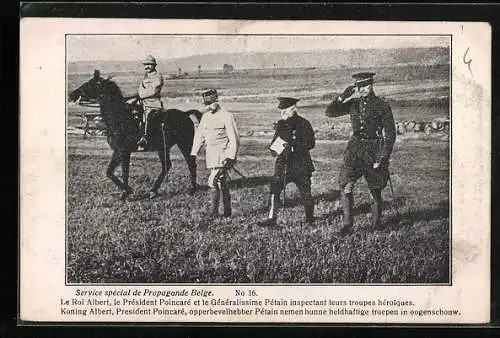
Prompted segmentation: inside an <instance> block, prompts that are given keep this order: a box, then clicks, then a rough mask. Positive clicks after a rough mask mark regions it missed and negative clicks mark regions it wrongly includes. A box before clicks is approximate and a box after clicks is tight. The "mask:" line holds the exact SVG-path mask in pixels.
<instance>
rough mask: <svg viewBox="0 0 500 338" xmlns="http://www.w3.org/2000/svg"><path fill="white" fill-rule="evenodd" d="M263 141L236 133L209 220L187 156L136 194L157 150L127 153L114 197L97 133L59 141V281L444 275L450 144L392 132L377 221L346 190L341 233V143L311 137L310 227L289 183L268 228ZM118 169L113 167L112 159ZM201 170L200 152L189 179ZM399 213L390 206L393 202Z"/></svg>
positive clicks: (397, 279)
mask: <svg viewBox="0 0 500 338" xmlns="http://www.w3.org/2000/svg"><path fill="white" fill-rule="evenodd" d="M266 146H267V143H266V142H259V141H258V140H250V139H242V146H241V151H242V153H241V155H240V161H239V162H238V163H237V169H239V170H240V171H241V172H242V173H243V174H244V175H246V176H247V177H246V178H241V177H240V176H239V175H238V174H236V173H235V172H232V173H231V177H232V183H231V184H232V188H231V195H232V205H233V217H232V218H229V219H223V218H221V219H218V220H216V221H215V222H214V223H212V224H211V225H210V226H209V227H208V229H204V230H203V229H199V228H198V226H197V224H198V221H199V219H200V217H201V215H202V214H203V212H204V211H205V210H206V209H207V208H208V203H209V197H208V190H207V189H206V188H203V187H202V189H201V190H200V191H199V192H198V193H197V194H195V195H194V196H190V195H188V187H189V177H188V172H187V165H186V163H185V162H184V160H183V159H182V157H181V156H180V152H179V151H178V150H177V149H174V150H173V151H172V161H173V166H172V169H171V171H170V173H169V177H168V182H166V183H164V184H163V186H162V189H161V190H160V192H161V194H160V196H159V197H158V198H156V199H152V200H150V199H148V198H146V195H145V192H146V191H147V189H148V188H150V187H151V185H152V182H153V180H154V178H155V177H156V175H157V174H158V173H159V170H160V164H159V161H158V159H157V158H156V154H154V153H147V154H134V155H133V157H132V162H131V169H130V184H131V186H132V187H133V188H134V190H135V193H134V195H133V196H132V198H131V200H130V201H127V202H120V201H118V190H117V188H116V187H115V186H114V185H113V184H112V183H111V181H109V180H108V179H107V178H106V177H105V170H106V167H107V164H108V161H109V159H110V155H111V152H110V150H109V147H108V146H107V144H106V143H105V140H104V138H100V137H93V138H90V139H87V140H83V139H82V138H81V137H71V138H70V139H69V143H68V172H67V179H68V182H67V183H68V196H67V229H66V230H67V249H68V250H67V254H68V257H67V271H68V275H67V280H68V282H69V283H191V282H199V283H247V282H248V283H405V284H406V283H448V282H449V249H450V248H449V240H450V238H449V233H450V224H449V206H448V204H449V197H448V193H449V191H448V189H449V181H448V177H449V172H448V168H449V163H448V162H449V143H448V141H442V140H430V141H426V140H420V139H414V140H412V139H407V140H400V139H398V142H397V143H396V145H395V148H394V153H393V156H392V165H391V171H392V173H393V174H392V181H393V184H394V190H395V191H394V196H392V195H391V193H390V189H389V186H388V187H387V188H386V189H385V190H384V193H383V196H384V200H385V203H384V206H385V207H384V218H383V222H384V224H385V225H386V229H385V230H382V231H374V230H372V229H370V208H369V204H368V203H369V195H368V190H367V188H366V184H365V182H364V181H363V180H360V181H359V184H358V185H357V188H356V191H355V232H354V233H353V234H352V235H349V236H345V237H343V236H340V234H339V232H338V231H339V229H340V226H341V212H340V209H339V206H338V205H337V203H338V198H339V192H338V187H337V185H336V176H337V174H338V170H339V166H340V160H341V158H342V152H343V150H344V148H345V142H342V141H338V142H318V144H317V147H316V148H315V149H314V150H313V152H312V156H313V160H314V162H315V167H316V172H315V173H314V175H313V185H312V193H313V196H314V198H315V204H316V209H315V215H316V217H317V218H318V219H317V221H316V222H315V224H314V226H312V227H311V226H308V225H307V224H306V223H304V222H303V219H304V213H303V208H302V206H301V204H300V199H299V197H298V191H297V190H296V188H295V186H294V185H293V184H290V185H288V187H287V195H286V205H287V207H286V208H285V209H281V210H280V213H279V225H278V227H276V228H262V227H259V226H258V225H257V222H258V221H259V220H262V219H264V218H265V217H266V214H267V213H266V212H267V196H268V178H269V176H270V175H271V174H272V171H273V158H272V157H271V156H270V155H269V153H268V152H267V151H266ZM118 174H120V172H119V170H118ZM207 176H208V171H207V170H206V169H205V164H204V158H203V157H201V156H200V157H199V159H198V183H199V184H200V185H205V184H206V183H205V182H206V179H207ZM396 207H397V208H398V209H399V214H400V217H399V219H398V218H397V217H396V212H395V208H396Z"/></svg>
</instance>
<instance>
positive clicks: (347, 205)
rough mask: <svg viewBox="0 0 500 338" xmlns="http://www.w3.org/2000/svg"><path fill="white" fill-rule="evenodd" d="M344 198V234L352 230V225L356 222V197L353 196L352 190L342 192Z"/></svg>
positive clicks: (342, 231) (342, 230)
mask: <svg viewBox="0 0 500 338" xmlns="http://www.w3.org/2000/svg"><path fill="white" fill-rule="evenodd" d="M341 198H342V207H343V210H344V218H343V227H342V229H341V230H340V232H341V233H342V234H348V233H351V232H352V226H353V223H354V220H353V215H352V208H353V204H354V198H353V196H352V192H350V193H346V192H344V191H342V192H341Z"/></svg>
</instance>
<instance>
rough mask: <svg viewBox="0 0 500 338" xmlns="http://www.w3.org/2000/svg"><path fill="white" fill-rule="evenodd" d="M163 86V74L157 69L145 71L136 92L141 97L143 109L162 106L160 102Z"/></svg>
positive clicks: (148, 109) (149, 109) (147, 109)
mask: <svg viewBox="0 0 500 338" xmlns="http://www.w3.org/2000/svg"><path fill="white" fill-rule="evenodd" d="M162 87H163V76H162V75H161V74H160V73H158V72H157V71H154V72H151V73H146V75H145V76H144V79H143V80H142V81H141V83H140V84H139V89H138V94H139V97H140V98H141V99H142V103H143V106H144V110H145V111H148V112H149V111H151V110H155V109H161V108H163V104H162V102H161V89H162Z"/></svg>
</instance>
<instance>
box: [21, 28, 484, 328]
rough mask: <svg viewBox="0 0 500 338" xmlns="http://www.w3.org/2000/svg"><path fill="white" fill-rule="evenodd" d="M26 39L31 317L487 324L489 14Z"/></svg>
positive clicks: (25, 269) (103, 31)
mask: <svg viewBox="0 0 500 338" xmlns="http://www.w3.org/2000/svg"><path fill="white" fill-rule="evenodd" d="M41 27H43V29H41ZM20 33H21V39H20V42H21V45H20V55H21V60H20V79H21V83H20V90H21V101H20V102H21V108H20V112H21V113H20V124H21V145H22V146H21V153H20V156H21V161H20V164H21V168H22V170H21V173H20V182H21V183H20V188H21V191H22V194H21V205H22V208H21V210H20V214H21V215H22V217H21V223H20V224H21V225H20V243H19V246H20V258H21V259H20V270H19V274H20V275H19V281H20V282H19V283H20V284H19V288H20V291H19V294H20V296H19V297H20V318H22V320H27V321H31V322H38V321H47V320H48V321H61V322H77V321H81V322H127V323H128V322H148V323H152V322H164V323H187V322H189V323H248V322H253V323H395V324H398V323H435V324H440V323H441V324H442V323H483V322H485V321H486V320H487V319H488V318H489V317H488V314H489V309H490V306H489V297H490V293H489V285H490V284H489V283H490V279H489V271H490V258H489V257H490V251H489V250H490V247H489V243H490V242H489V241H490V224H489V222H490V220H489V215H490V199H489V198H490V190H489V182H490V172H489V169H490V166H489V163H490V162H489V161H490V157H491V153H490V149H491V148H490V146H491V145H490V139H489V135H490V114H491V88H490V86H491V84H490V82H489V80H488V79H489V76H490V75H491V59H490V57H489V55H490V54H491V27H489V26H488V25H487V24H484V23H480V22H470V23H457V22H440V23H437V22H435V23H430V22H389V21H387V22H357V21H320V20H318V21H279V22H278V21H265V20H261V21H258V20H257V21H245V20H228V21H227V20H226V21H224V20H168V19H161V20H140V19H125V20H120V19H116V20H108V19H95V18H86V19H83V18H82V19H76V18H68V19H60V20H53V19H45V18H28V19H27V20H26V19H25V20H24V21H23V23H22V25H21V32H20ZM41 45H43V46H45V47H44V49H43V50H42V49H40V48H39V46H41ZM48 116H50V118H48Z"/></svg>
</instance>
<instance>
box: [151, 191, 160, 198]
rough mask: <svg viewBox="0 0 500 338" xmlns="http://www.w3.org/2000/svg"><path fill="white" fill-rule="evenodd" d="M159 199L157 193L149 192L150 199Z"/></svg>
mask: <svg viewBox="0 0 500 338" xmlns="http://www.w3.org/2000/svg"><path fill="white" fill-rule="evenodd" d="M156 197H158V193H157V192H154V191H150V192H149V199H153V198H156Z"/></svg>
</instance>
